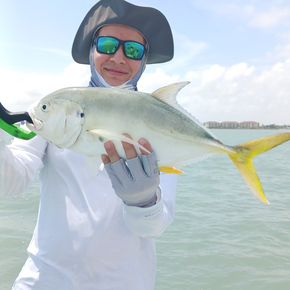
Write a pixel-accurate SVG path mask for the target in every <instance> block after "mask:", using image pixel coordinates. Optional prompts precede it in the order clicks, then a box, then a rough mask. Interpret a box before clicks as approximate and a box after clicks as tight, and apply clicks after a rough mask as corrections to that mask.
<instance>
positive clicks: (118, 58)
mask: <svg viewBox="0 0 290 290" xmlns="http://www.w3.org/2000/svg"><path fill="white" fill-rule="evenodd" d="M110 59H111V61H114V62H115V63H120V64H124V63H126V56H125V55H124V52H123V47H122V45H120V47H119V49H118V50H117V51H116V52H115V53H114V54H112V56H111V58H110Z"/></svg>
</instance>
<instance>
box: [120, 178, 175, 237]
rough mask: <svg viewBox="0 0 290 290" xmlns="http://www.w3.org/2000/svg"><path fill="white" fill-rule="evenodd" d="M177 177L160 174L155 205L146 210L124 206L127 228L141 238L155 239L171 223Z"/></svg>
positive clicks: (173, 212)
mask: <svg viewBox="0 0 290 290" xmlns="http://www.w3.org/2000/svg"><path fill="white" fill-rule="evenodd" d="M176 188H177V175H176V174H166V173H161V175H160V188H159V192H158V193H157V202H156V204H155V205H153V206H151V207H147V208H140V207H134V206H128V205H126V204H124V221H125V224H126V225H127V227H128V228H129V229H130V230H131V231H132V232H134V233H135V234H136V235H138V236H140V237H142V238H156V237H158V236H160V235H161V234H162V233H163V232H164V230H165V229H166V228H167V227H168V226H169V225H170V224H171V223H172V221H173V219H174V214H175V198H176Z"/></svg>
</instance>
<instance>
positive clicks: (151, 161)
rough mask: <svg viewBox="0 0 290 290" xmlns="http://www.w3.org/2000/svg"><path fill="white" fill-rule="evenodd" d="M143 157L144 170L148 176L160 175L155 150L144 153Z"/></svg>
mask: <svg viewBox="0 0 290 290" xmlns="http://www.w3.org/2000/svg"><path fill="white" fill-rule="evenodd" d="M141 158H142V164H143V168H144V171H145V173H146V174H147V176H148V177H153V176H157V175H159V170H158V162H157V159H156V155H155V153H154V151H153V152H151V153H150V154H149V155H142V156H141Z"/></svg>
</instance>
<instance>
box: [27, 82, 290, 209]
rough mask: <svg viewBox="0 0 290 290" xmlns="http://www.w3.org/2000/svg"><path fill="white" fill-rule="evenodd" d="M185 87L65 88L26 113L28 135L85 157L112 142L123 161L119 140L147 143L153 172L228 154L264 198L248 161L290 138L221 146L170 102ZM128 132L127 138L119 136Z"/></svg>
mask: <svg viewBox="0 0 290 290" xmlns="http://www.w3.org/2000/svg"><path fill="white" fill-rule="evenodd" d="M187 84H188V82H183V83H176V84H172V85H169V86H166V87H164V88H161V89H158V90H157V91H155V92H153V93H152V94H147V93H142V92H136V91H131V90H124V89H123V88H90V87H89V88H67V89H62V90H59V91H56V92H54V93H52V94H50V95H48V96H46V97H44V98H43V99H42V100H41V101H40V102H39V103H38V104H37V105H36V106H34V107H32V108H30V110H29V115H30V117H31V119H32V121H33V124H29V123H28V124H27V126H28V127H29V129H30V130H31V131H33V132H34V133H36V134H38V135H40V136H42V137H43V138H44V139H46V140H47V141H49V142H51V143H53V144H55V145H56V146H59V147H62V148H68V149H71V150H74V151H77V152H81V153H84V154H86V155H88V156H99V155H100V154H103V153H105V150H104V142H106V141H107V140H112V141H113V142H114V144H115V146H116V149H117V151H118V153H119V154H120V156H122V157H125V154H124V151H123V148H122V145H121V141H125V142H128V143H131V144H133V145H134V146H135V147H136V149H137V150H139V153H140V148H141V149H143V150H146V149H145V148H143V147H142V146H141V145H140V144H138V142H137V140H139V139H140V138H145V139H147V140H148V141H149V143H150V144H151V146H152V148H153V149H154V152H155V154H156V156H157V160H158V165H159V170H160V171H163V172H169V173H177V174H178V173H181V171H180V170H178V169H175V168H176V167H182V166H184V165H188V164H190V163H193V162H194V161H196V160H197V159H201V158H204V157H205V156H207V155H210V154H216V153H225V154H228V155H229V157H230V158H231V159H232V161H233V162H234V164H235V165H236V166H237V168H238V169H239V170H240V172H241V174H242V176H243V178H244V180H245V181H246V183H247V184H248V186H249V188H250V189H251V191H252V192H253V194H254V195H255V196H256V197H257V198H258V199H259V200H261V201H262V202H263V203H265V204H269V202H268V200H267V199H266V197H265V195H264V192H263V189H262V186H261V183H260V181H259V178H258V176H257V174H256V171H255V168H254V166H253V161H252V159H253V157H255V156H256V155H258V154H260V153H262V152H265V151H267V150H269V149H271V148H273V147H275V146H277V145H280V144H282V143H284V142H286V141H288V140H289V139H290V133H282V134H276V135H272V136H268V137H265V138H262V139H259V140H255V141H252V142H248V143H245V144H240V145H237V146H227V145H225V144H223V143H222V142H221V141H220V140H218V139H217V138H215V137H214V136H213V135H212V134H211V133H210V131H209V130H208V129H207V128H205V127H204V126H203V125H202V124H200V123H199V122H198V121H197V120H196V119H195V118H194V117H193V116H191V115H190V114H189V113H188V112H186V111H185V110H184V109H183V108H182V107H181V106H179V105H178V104H177V102H176V95H177V93H178V92H179V91H180V90H181V89H182V88H183V87H184V86H185V85H187ZM124 133H128V134H129V135H130V136H131V137H132V139H129V138H127V137H126V136H124V135H123V134H124Z"/></svg>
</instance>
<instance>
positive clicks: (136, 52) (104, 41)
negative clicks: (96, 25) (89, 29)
mask: <svg viewBox="0 0 290 290" xmlns="http://www.w3.org/2000/svg"><path fill="white" fill-rule="evenodd" d="M94 44H95V45H96V47H97V51H98V52H99V53H104V54H114V53H116V51H117V50H118V49H119V47H120V45H122V46H123V52H124V55H125V56H126V57H128V58H130V59H135V60H141V59H142V57H143V55H144V53H145V51H146V48H145V46H144V45H143V44H141V43H139V42H136V41H131V40H120V39H118V38H115V37H111V36H98V37H97V38H96V39H95V40H94Z"/></svg>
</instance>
